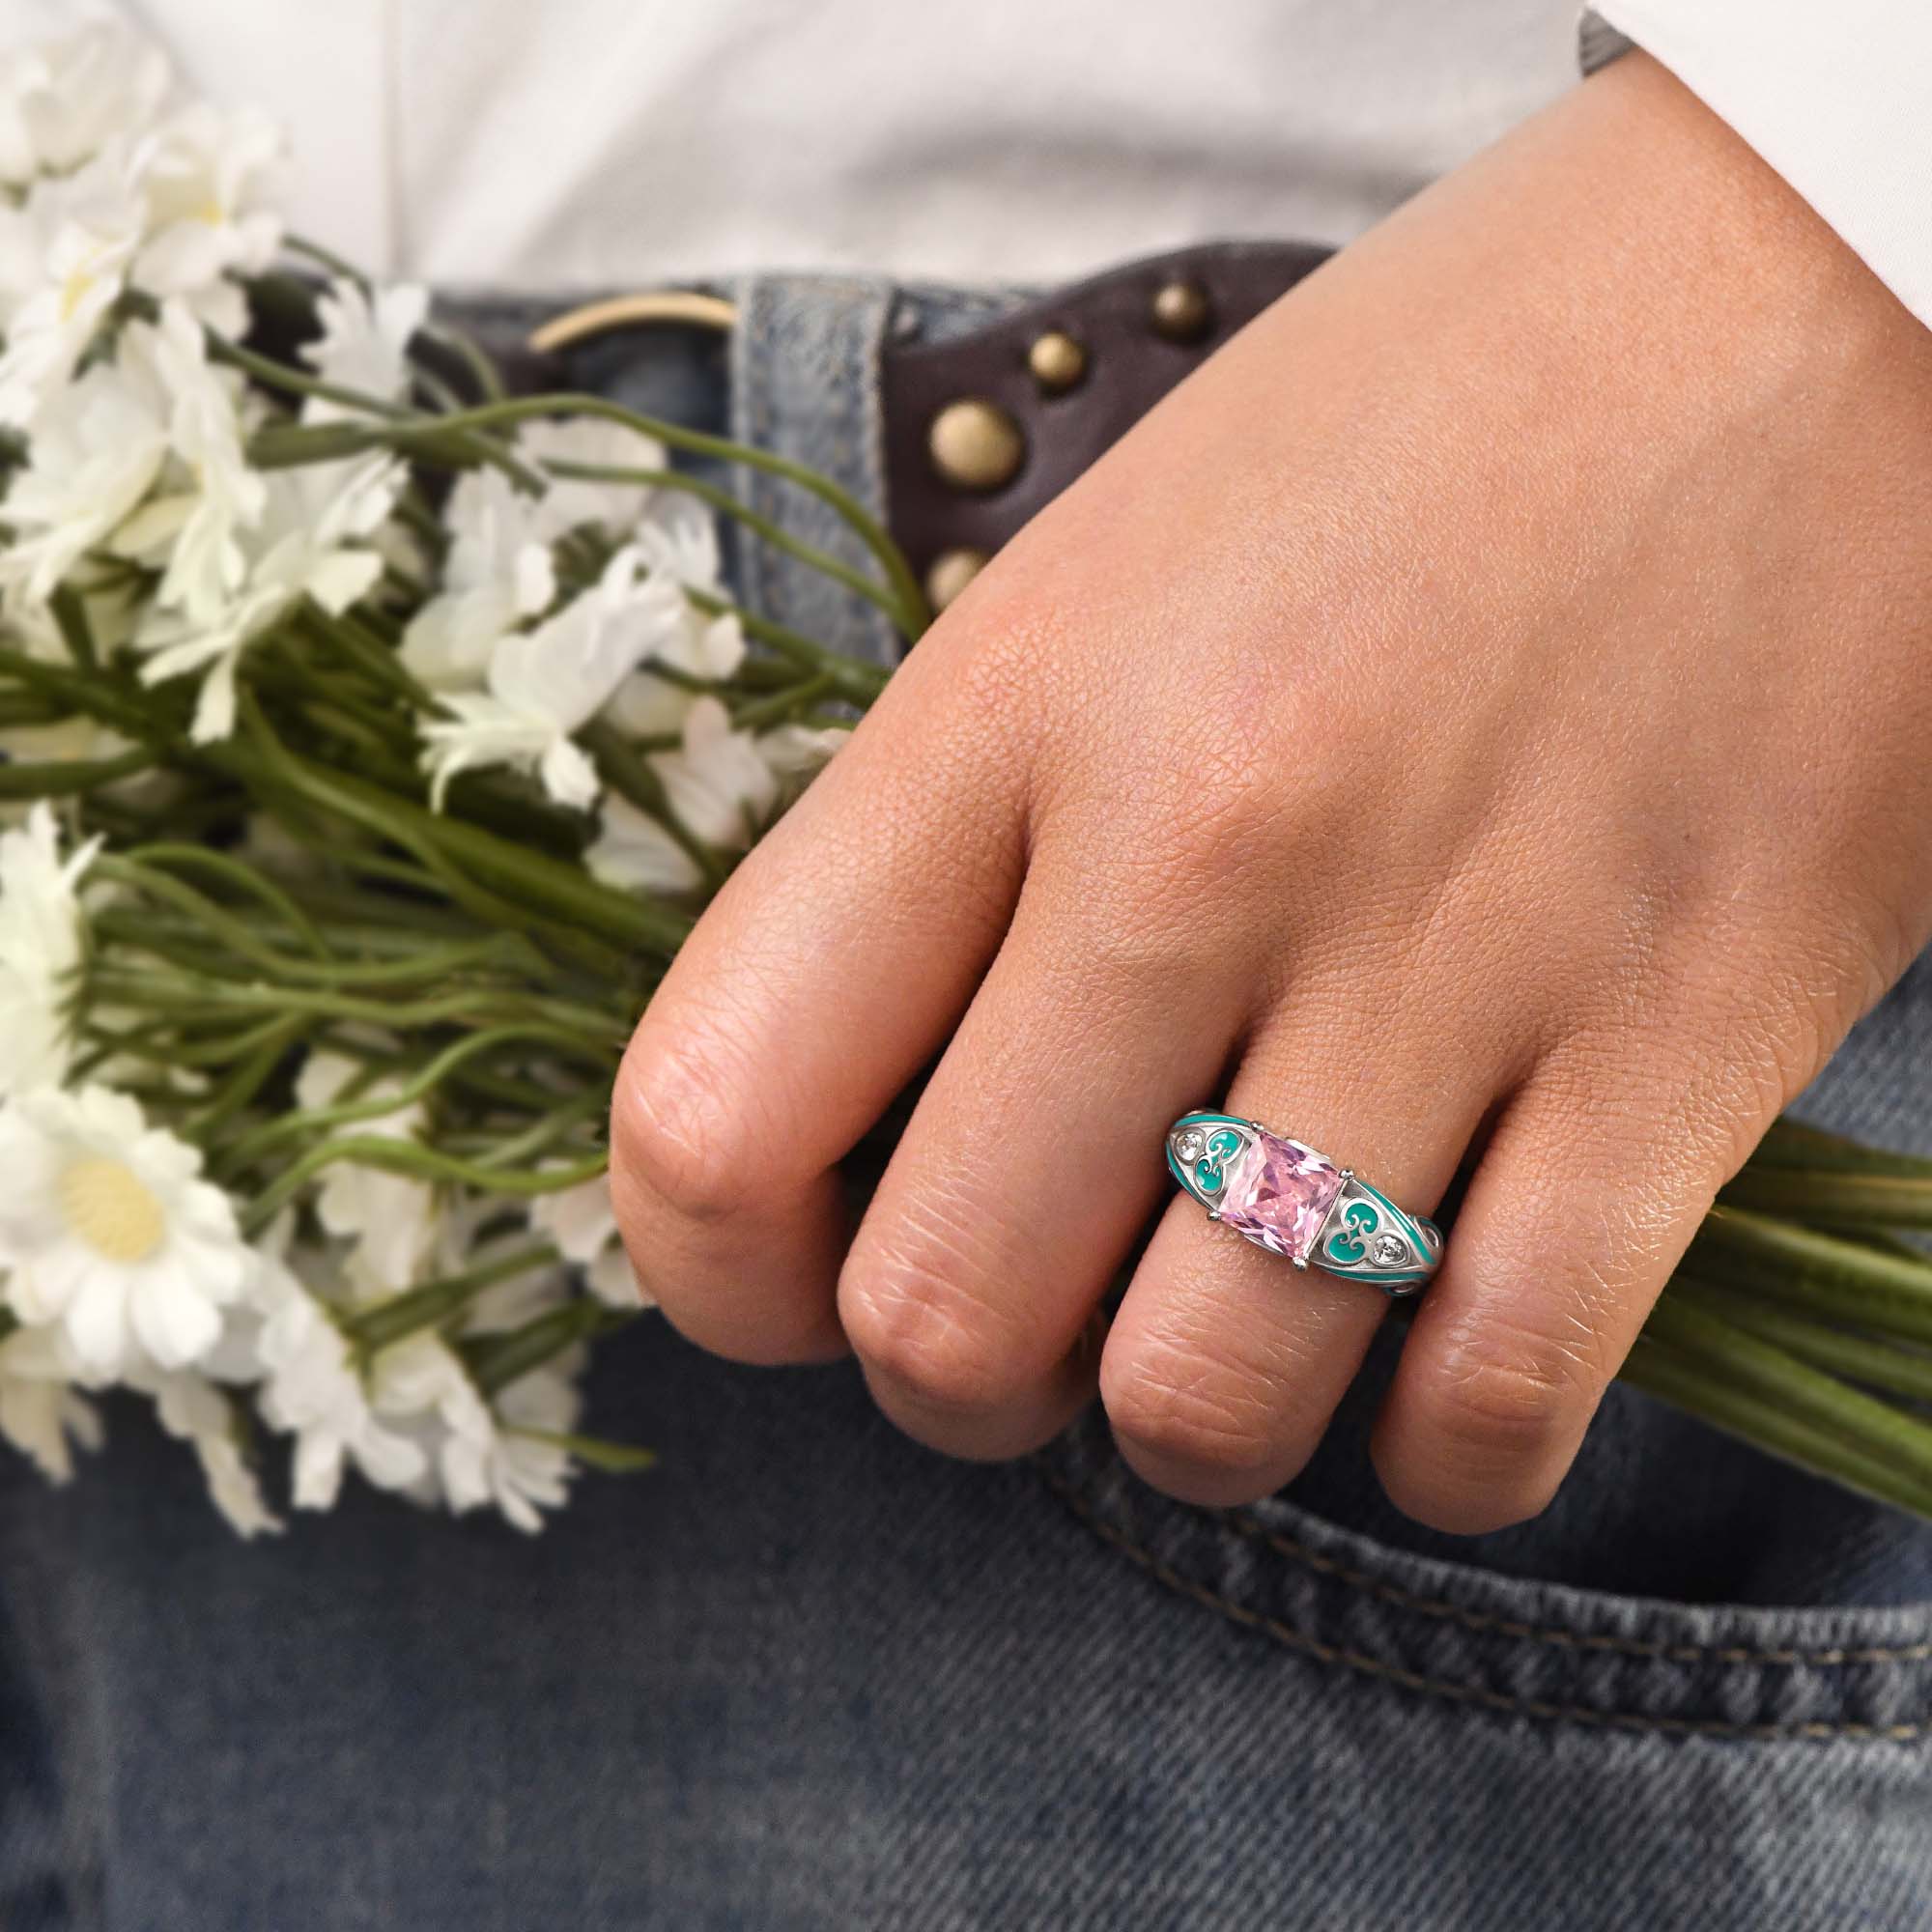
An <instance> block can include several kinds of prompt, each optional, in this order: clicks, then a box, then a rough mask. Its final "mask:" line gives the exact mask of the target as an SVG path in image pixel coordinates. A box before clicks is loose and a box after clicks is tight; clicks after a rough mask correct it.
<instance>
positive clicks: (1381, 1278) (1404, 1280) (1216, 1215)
mask: <svg viewBox="0 0 1932 1932" xmlns="http://www.w3.org/2000/svg"><path fill="white" fill-rule="evenodd" d="M1167 1164H1168V1166H1169V1167H1170V1168H1171V1169H1172V1170H1173V1172H1174V1178H1175V1179H1177V1180H1178V1181H1179V1183H1180V1184H1181V1186H1182V1187H1184V1188H1185V1189H1186V1190H1187V1191H1188V1193H1190V1194H1191V1195H1193V1197H1194V1198H1195V1200H1197V1201H1198V1202H1200V1204H1201V1205H1202V1206H1203V1207H1204V1208H1207V1210H1208V1219H1209V1220H1212V1221H1219V1222H1220V1223H1221V1225H1222V1226H1223V1227H1224V1228H1232V1229H1233V1230H1234V1231H1235V1233H1236V1234H1237V1235H1239V1236H1242V1238H1243V1239H1245V1240H1250V1241H1253V1242H1254V1243H1255V1244H1256V1245H1257V1246H1258V1247H1264V1248H1265V1249H1267V1251H1268V1252H1269V1253H1270V1254H1275V1255H1284V1256H1286V1257H1287V1258H1288V1260H1290V1261H1292V1262H1293V1264H1295V1266H1296V1267H1299V1268H1305V1267H1311V1266H1312V1267H1319V1268H1321V1269H1322V1270H1323V1271H1324V1272H1326V1273H1328V1274H1334V1275H1340V1276H1341V1277H1342V1278H1343V1279H1344V1280H1345V1281H1366V1282H1373V1283H1374V1284H1375V1285H1376V1286H1377V1287H1378V1288H1379V1289H1383V1290H1385V1291H1386V1292H1387V1293H1390V1294H1419V1293H1421V1292H1422V1290H1423V1289H1425V1288H1427V1287H1428V1286H1429V1280H1430V1277H1431V1276H1432V1275H1433V1274H1435V1270H1436V1269H1437V1268H1438V1267H1440V1266H1441V1264H1442V1231H1441V1229H1439V1228H1438V1227H1437V1226H1436V1225H1435V1222H1434V1221H1426V1220H1424V1219H1423V1217H1422V1216H1421V1215H1420V1214H1410V1213H1406V1212H1405V1211H1404V1210H1403V1209H1402V1208H1398V1207H1397V1206H1396V1205H1395V1203H1394V1202H1393V1201H1391V1200H1390V1199H1389V1198H1388V1196H1387V1195H1386V1194H1383V1193H1381V1192H1380V1191H1379V1190H1378V1189H1377V1188H1374V1187H1371V1186H1370V1185H1369V1183H1368V1182H1367V1181H1366V1180H1363V1179H1361V1178H1360V1177H1359V1176H1358V1175H1357V1174H1356V1173H1355V1171H1354V1170H1353V1169H1352V1168H1348V1167H1337V1166H1336V1165H1335V1163H1334V1162H1333V1161H1332V1160H1330V1159H1329V1158H1328V1157H1327V1155H1325V1154H1320V1153H1317V1152H1316V1151H1315V1150H1314V1149H1313V1148H1312V1147H1308V1146H1306V1145H1305V1144H1304V1143H1302V1142H1301V1141H1292V1140H1288V1139H1286V1138H1284V1137H1283V1136H1282V1135H1280V1134H1276V1133H1271V1132H1269V1130H1268V1129H1267V1128H1266V1127H1264V1126H1263V1125H1262V1123H1261V1122H1259V1121H1243V1120H1239V1119H1237V1118H1236V1116H1235V1115H1233V1114H1209V1113H1199V1114H1183V1115H1181V1117H1180V1118H1179V1120H1178V1121H1176V1122H1175V1123H1174V1124H1173V1126H1171V1127H1170V1128H1168V1130H1167Z"/></svg>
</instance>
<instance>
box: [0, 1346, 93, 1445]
mask: <svg viewBox="0 0 1932 1932" xmlns="http://www.w3.org/2000/svg"><path fill="white" fill-rule="evenodd" d="M72 1378H73V1368H72V1363H71V1359H70V1357H69V1355H68V1353H67V1350H65V1349H64V1348H63V1347H62V1345H61V1337H60V1333H59V1331H58V1330H57V1329H52V1328H16V1329H15V1330H14V1332H13V1334H11V1335H9V1336H8V1337H7V1339H6V1340H5V1341H4V1342H0V1435H4V1436H5V1437H6V1438H7V1440H8V1441H9V1442H11V1443H12V1444H13V1445H14V1448H15V1449H17V1450H19V1452H20V1453H21V1454H22V1455H23V1456H27V1457H29V1458H31V1459H32V1461H33V1462H34V1463H35V1465H36V1466H37V1467H38V1468H39V1469H40V1471H41V1473H42V1475H43V1476H45V1477H46V1478H47V1480H48V1481H49V1482H54V1483H64V1482H66V1481H67V1480H68V1478H69V1477H71V1475H72V1474H73V1455H72V1449H71V1445H72V1444H73V1443H78V1444H79V1445H80V1446H81V1447H82V1448H83V1449H99V1447H100V1443H101V1439H102V1437H101V1429H100V1417H99V1414H98V1413H97V1412H96V1411H95V1407H94V1405H93V1404H92V1403H90V1402H88V1401H87V1400H86V1398H85V1397H83V1396H81V1395H80V1394H78V1393H77V1392H76V1390H75V1389H74V1387H73V1380H72Z"/></svg>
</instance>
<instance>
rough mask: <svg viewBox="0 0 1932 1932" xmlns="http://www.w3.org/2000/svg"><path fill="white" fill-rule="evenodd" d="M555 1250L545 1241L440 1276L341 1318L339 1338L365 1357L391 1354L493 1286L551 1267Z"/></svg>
mask: <svg viewBox="0 0 1932 1932" xmlns="http://www.w3.org/2000/svg"><path fill="white" fill-rule="evenodd" d="M556 1259H557V1253H556V1250H555V1249H554V1247H552V1246H551V1244H550V1243H549V1242H548V1241H540V1242H537V1243H535V1244H533V1245H532V1246H530V1247H526V1248H519V1249H518V1250H517V1251H516V1252H515V1253H514V1254H509V1255H502V1256H499V1257H497V1259H496V1260H494V1261H488V1262H483V1263H479V1264H478V1265H476V1266H475V1267H472V1268H466V1269H464V1271H463V1272H462V1273H461V1274H452V1275H445V1276H443V1277H442V1279H440V1281H426V1282H424V1283H423V1284H422V1286H421V1287H420V1288H412V1289H410V1290H409V1291H408V1292H407V1293H403V1294H397V1295H392V1296H391V1297H390V1298H389V1299H388V1300H387V1301H379V1302H377V1303H376V1304H375V1305H374V1306H373V1307H371V1308H364V1309H358V1310H357V1311H356V1312H355V1313H354V1314H353V1315H345V1316H343V1317H342V1318H341V1325H342V1332H343V1333H344V1334H345V1335H347V1336H348V1337H349V1339H350V1340H351V1341H352V1342H353V1343H355V1345H356V1347H358V1348H360V1349H362V1350H365V1351H366V1352H367V1353H369V1354H371V1355H373V1354H376V1353H379V1352H380V1351H381V1350H384V1349H387V1348H392V1347H393V1346H394V1345H395V1344H396V1343H398V1342H401V1341H404V1340H406V1339H407V1338H408V1337H409V1336H411V1335H413V1334H416V1333H417V1332H418V1331H420V1330H421V1329H424V1328H437V1327H440V1326H441V1325H442V1323H443V1322H445V1321H448V1320H449V1318H450V1317H451V1316H452V1315H457V1314H460V1313H461V1312H462V1311H463V1310H464V1309H465V1308H467V1307H468V1306H469V1303H470V1302H472V1301H474V1300H475V1299H476V1297H477V1296H478V1295H479V1294H481V1293H483V1292H484V1290H485V1289H490V1288H495V1287H496V1286H497V1283H498V1282H502V1281H512V1280H514V1279H515V1278H516V1277H517V1276H518V1275H520V1274H529V1273H531V1272H533V1271H534V1270H535V1269H537V1268H540V1267H551V1266H553V1265H554V1264H555V1262H556Z"/></svg>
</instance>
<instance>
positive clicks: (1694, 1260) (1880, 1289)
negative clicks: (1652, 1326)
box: [1686, 1208, 1932, 1343]
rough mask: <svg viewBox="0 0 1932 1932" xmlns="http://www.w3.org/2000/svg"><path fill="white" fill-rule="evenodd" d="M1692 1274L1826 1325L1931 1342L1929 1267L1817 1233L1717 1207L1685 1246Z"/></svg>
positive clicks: (1931, 1267)
mask: <svg viewBox="0 0 1932 1932" xmlns="http://www.w3.org/2000/svg"><path fill="white" fill-rule="evenodd" d="M1686 1259H1687V1262H1688V1264H1689V1265H1690V1268H1691V1270H1692V1272H1694V1273H1699V1274H1710V1275H1714V1276H1715V1277H1716V1278H1717V1279H1719V1281H1722V1282H1724V1283H1726V1284H1727V1285H1729V1286H1732V1287H1736V1288H1742V1289H1745V1290H1747V1292H1750V1293H1758V1294H1764V1295H1769V1296H1772V1297H1774V1298H1776V1300H1778V1301H1782V1302H1785V1303H1787V1304H1789V1305H1791V1306H1793V1307H1796V1308H1801V1309H1805V1310H1808V1311H1810V1312H1812V1313H1814V1314H1816V1315H1818V1316H1819V1317H1820V1318H1821V1319H1822V1320H1824V1321H1839V1322H1843V1323H1845V1324H1847V1325H1848V1326H1852V1327H1857V1328H1865V1329H1870V1330H1872V1331H1874V1332H1875V1333H1878V1334H1892V1335H1898V1336H1901V1337H1904V1338H1907V1339H1909V1340H1912V1341H1915V1342H1927V1343H1932V1264H1928V1263H1927V1262H1925V1261H1923V1260H1908V1259H1906V1258H1905V1257H1904V1256H1902V1255H1890V1254H1886V1253H1884V1252H1883V1251H1882V1250H1880V1249H1878V1248H1874V1247H1871V1246H1869V1245H1867V1244H1866V1243H1864V1242H1862V1241H1850V1240H1845V1239H1843V1238H1841V1237H1840V1236H1835V1235H1826V1234H1820V1233H1818V1232H1817V1231H1816V1230H1814V1229H1810V1228H1801V1227H1797V1226H1795V1225H1793V1224H1791V1223H1789V1222H1785V1221H1776V1220H1772V1219H1769V1218H1767V1217H1766V1216H1764V1215H1761V1214H1747V1213H1745V1212H1743V1211H1742V1210H1741V1209H1738V1208H1713V1209H1712V1211H1711V1212H1710V1213H1709V1214H1708V1215H1707V1216H1706V1217H1705V1220H1704V1225H1703V1227H1702V1228H1701V1229H1700V1230H1699V1231H1698V1234H1697V1237H1696V1239H1695V1240H1694V1241H1692V1242H1691V1244H1690V1254H1689V1255H1688V1256H1687V1258H1686Z"/></svg>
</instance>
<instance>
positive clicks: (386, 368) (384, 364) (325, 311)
mask: <svg viewBox="0 0 1932 1932" xmlns="http://www.w3.org/2000/svg"><path fill="white" fill-rule="evenodd" d="M316 314H317V316H318V317H319V318H320V319H321V322H322V334H321V336H320V337H319V338H318V339H317V340H316V341H314V342H312V343H310V344H309V345H308V347H307V348H305V349H304V350H303V351H302V360H303V361H304V362H306V363H307V364H308V366H309V367H310V368H311V369H313V370H314V371H315V372H316V374H317V375H318V376H320V377H321V378H322V380H323V381H324V382H325V383H329V384H333V385H334V386H335V387H336V388H338V389H354V390H355V391H356V392H357V393H358V394H360V395H365V396H373V397H374V398H376V400H377V401H379V402H384V403H396V402H401V401H402V400H403V398H404V396H405V395H406V394H407V393H408V391H409V386H410V358H409V348H410V343H411V341H412V338H413V337H414V335H415V333H416V331H417V330H418V329H419V328H421V327H422V326H423V322H424V319H425V318H426V317H427V316H428V314H429V291H428V290H427V289H424V288H419V287H417V286H416V285H415V284H413V283H399V284H398V285H397V286H396V287H394V288H387V289H378V290H377V291H376V292H375V295H374V298H373V299H372V298H371V295H370V292H369V291H368V290H367V289H365V288H364V287H363V286H362V284H361V283H359V282H352V281H349V280H347V279H339V280H336V281H333V282H331V283H330V284H329V285H328V291H327V294H326V295H324V296H323V297H321V298H320V299H319V300H318V301H317V303H316ZM354 414H355V412H354V411H352V410H349V409H347V408H345V407H344V406H343V405H342V404H340V403H332V402H330V401H329V400H328V399H327V397H325V396H310V397H309V398H308V399H307V401H306V402H304V403H303V405H302V420H303V421H304V422H336V421H340V420H341V419H343V418H344V417H348V416H352V415H354ZM491 473H492V474H493V475H494V474H497V473H498V472H496V471H492V472H491Z"/></svg>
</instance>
